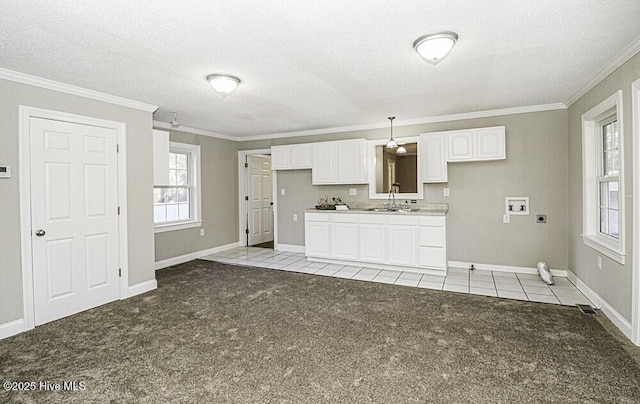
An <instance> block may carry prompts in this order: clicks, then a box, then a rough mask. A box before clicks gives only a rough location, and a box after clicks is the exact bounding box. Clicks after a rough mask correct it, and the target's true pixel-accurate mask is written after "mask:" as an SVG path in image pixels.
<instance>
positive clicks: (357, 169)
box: [311, 139, 369, 185]
mask: <svg viewBox="0 0 640 404" xmlns="http://www.w3.org/2000/svg"><path fill="white" fill-rule="evenodd" d="M366 153H367V147H366V140H364V139H353V140H341V141H335V142H321V143H314V144H313V149H312V154H313V159H312V167H311V169H312V171H311V178H312V183H313V184H314V185H330V184H365V183H368V181H369V179H368V176H367V159H366Z"/></svg>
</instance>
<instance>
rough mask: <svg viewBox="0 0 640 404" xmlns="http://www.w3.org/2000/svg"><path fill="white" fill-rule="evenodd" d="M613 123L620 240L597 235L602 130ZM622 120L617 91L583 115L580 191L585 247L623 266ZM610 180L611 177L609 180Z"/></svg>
mask: <svg viewBox="0 0 640 404" xmlns="http://www.w3.org/2000/svg"><path fill="white" fill-rule="evenodd" d="M613 120H616V121H618V156H619V157H618V158H619V165H620V166H619V172H618V176H617V177H618V178H617V179H618V230H619V237H618V238H617V239H616V238H615V237H613V236H610V235H607V234H604V233H602V232H601V231H600V184H601V183H602V182H603V181H606V178H607V176H606V175H604V171H603V167H604V162H603V157H604V150H603V148H604V145H603V134H602V128H603V126H605V125H606V124H608V123H611V122H612V121H613ZM623 122H624V121H623V119H622V91H617V92H615V93H614V94H612V95H611V96H609V97H608V98H607V99H605V100H604V101H602V102H601V103H599V104H598V105H596V106H595V107H593V108H591V109H590V110H589V111H587V112H585V113H584V114H583V115H582V186H583V187H582V189H583V199H582V204H583V206H582V208H583V212H582V213H583V220H582V224H583V232H582V239H583V242H584V244H585V245H587V246H588V247H590V248H593V249H594V250H596V251H598V252H600V253H602V254H604V255H606V256H607V257H609V258H611V259H613V260H615V261H616V262H619V263H620V264H624V263H625V257H626V252H625V207H624V205H625V200H624V199H625V193H624V132H623V125H622V123H623ZM608 178H612V177H608Z"/></svg>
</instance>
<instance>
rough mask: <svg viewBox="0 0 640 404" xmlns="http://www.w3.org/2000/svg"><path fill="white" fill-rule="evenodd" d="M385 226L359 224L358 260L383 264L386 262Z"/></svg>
mask: <svg viewBox="0 0 640 404" xmlns="http://www.w3.org/2000/svg"><path fill="white" fill-rule="evenodd" d="M385 228H386V226H385V225H384V224H360V260H361V261H365V262H375V263H378V264H383V263H385V262H386V260H387V257H386V250H387V243H386V237H385V236H386V231H385Z"/></svg>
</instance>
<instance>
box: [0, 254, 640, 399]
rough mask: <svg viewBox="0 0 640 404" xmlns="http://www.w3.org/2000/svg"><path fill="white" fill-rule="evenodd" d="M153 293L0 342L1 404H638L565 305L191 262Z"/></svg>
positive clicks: (165, 273) (633, 385) (591, 325)
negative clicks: (18, 384) (27, 386)
mask: <svg viewBox="0 0 640 404" xmlns="http://www.w3.org/2000/svg"><path fill="white" fill-rule="evenodd" d="M157 278H158V284H159V288H158V290H156V291H153V292H150V293H147V294H145V295H141V296H137V297H134V298H131V299H128V300H125V301H119V302H115V303H112V304H108V305H106V306H102V307H99V308H96V309H93V310H89V311H87V312H84V313H80V314H78V315H75V316H71V317H69V318H65V319H62V320H59V321H55V322H53V323H49V324H45V325H43V326H40V327H37V328H36V329H35V330H33V331H30V332H27V333H24V334H21V335H18V336H15V337H12V338H8V339H6V340H3V341H0V364H1V366H0V379H2V381H7V380H11V381H52V382H60V381H70V380H73V381H82V382H84V383H86V389H85V390H84V391H76V392H20V393H14V392H5V391H1V392H0V402H3V403H4V402H38V403H42V402H83V403H84V402H118V403H119V402H141V403H165V402H172V403H176V402H194V403H196V402H211V403H223V402H234V403H238V402H240V403H242V402H252V403H265V402H266V403H269V402H273V403H281V402H283V403H293V402H295V403H300V402H305V403H309V402H312V403H316V402H327V403H334V402H345V403H353V402H377V403H405V402H406V403H411V402H437V403H449V402H452V403H584V402H589V403H638V402H640V367H639V365H638V363H636V362H635V361H634V360H633V359H632V357H631V356H630V355H629V353H628V352H627V351H626V350H625V348H626V349H628V347H625V348H623V345H622V343H621V342H620V341H619V340H617V339H615V338H613V337H612V336H611V334H609V333H608V332H607V331H606V330H605V329H604V328H603V327H602V325H600V323H599V322H598V320H597V319H595V318H594V317H591V316H585V315H583V314H581V313H579V311H578V310H577V309H574V308H571V307H563V306H557V305H550V304H540V303H529V302H523V301H514V300H507V299H497V298H490V297H484V296H474V295H466V294H456V293H448V292H441V291H433V290H427V289H418V288H410V287H402V286H393V285H385V284H378V283H370V282H360V281H352V280H345V279H336V278H328V277H321V276H314V275H306V274H298V273H290V272H282V271H275V270H266V269H258V268H245V267H238V266H231V265H225V264H220V263H215V262H208V261H192V262H190V263H187V264H183V265H179V266H176V267H172V268H168V269H165V270H162V271H159V272H158V273H157Z"/></svg>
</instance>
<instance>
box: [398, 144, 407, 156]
mask: <svg viewBox="0 0 640 404" xmlns="http://www.w3.org/2000/svg"><path fill="white" fill-rule="evenodd" d="M396 154H407V149H405V148H404V145H399V146H398V148H397V149H396Z"/></svg>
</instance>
